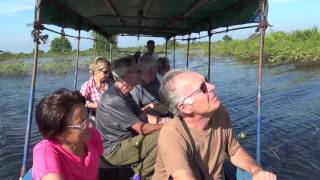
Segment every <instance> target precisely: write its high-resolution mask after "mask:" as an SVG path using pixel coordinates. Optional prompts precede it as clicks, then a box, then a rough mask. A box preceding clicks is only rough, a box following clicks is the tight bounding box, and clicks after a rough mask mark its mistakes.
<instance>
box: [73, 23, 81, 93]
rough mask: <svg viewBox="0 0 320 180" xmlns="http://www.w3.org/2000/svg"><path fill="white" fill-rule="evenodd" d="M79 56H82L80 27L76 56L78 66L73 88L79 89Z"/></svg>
mask: <svg viewBox="0 0 320 180" xmlns="http://www.w3.org/2000/svg"><path fill="white" fill-rule="evenodd" d="M79 56H80V29H79V32H78V47H77V58H76V68H75V71H74V81H73V84H74V86H73V89H74V90H77V82H78V69H79Z"/></svg>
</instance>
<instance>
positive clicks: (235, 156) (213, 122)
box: [152, 70, 276, 180]
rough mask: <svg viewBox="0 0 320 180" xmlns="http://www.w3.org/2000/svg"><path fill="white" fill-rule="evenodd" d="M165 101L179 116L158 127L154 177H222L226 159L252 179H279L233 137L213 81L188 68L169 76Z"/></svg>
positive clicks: (187, 179) (155, 179) (198, 179)
mask: <svg viewBox="0 0 320 180" xmlns="http://www.w3.org/2000/svg"><path fill="white" fill-rule="evenodd" d="M160 96H161V98H162V99H163V100H164V103H165V105H167V107H168V108H169V110H170V111H171V112H172V113H173V114H175V118H174V119H172V120H170V121H168V122H167V123H166V124H165V125H164V126H163V128H162V129H161V131H160V134H159V141H158V155H157V160H156V165H155V173H154V175H153V177H152V179H153V180H158V179H159V180H160V179H168V178H170V177H171V178H173V179H175V180H176V179H183V180H208V179H214V180H220V179H225V178H224V177H223V175H224V174H223V164H224V160H225V159H227V158H229V159H230V160H231V162H232V163H233V164H234V165H236V166H237V167H240V168H242V169H244V170H246V171H248V172H250V173H251V174H252V179H253V180H257V179H270V180H274V179H276V176H275V175H274V174H273V173H270V172H267V171H265V170H263V169H262V168H261V167H260V166H258V165H257V164H256V162H255V161H254V160H253V159H252V158H251V157H250V156H249V154H247V153H246V151H245V150H244V149H243V148H242V147H241V146H240V144H239V142H238V140H237V139H236V137H235V136H234V135H233V132H232V127H231V121H230V119H229V114H228V111H227V110H226V109H225V108H224V106H223V105H222V103H221V102H220V100H219V98H218V96H217V95H216V92H215V86H214V84H211V83H207V82H206V81H205V79H204V77H203V76H202V75H200V74H199V73H196V72H193V71H188V70H174V71H170V72H169V73H168V74H166V75H165V77H164V79H163V81H162V85H161V88H160Z"/></svg>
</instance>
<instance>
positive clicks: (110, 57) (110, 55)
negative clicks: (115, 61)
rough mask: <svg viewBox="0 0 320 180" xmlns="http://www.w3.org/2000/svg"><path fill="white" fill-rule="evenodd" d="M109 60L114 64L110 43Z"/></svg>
mask: <svg viewBox="0 0 320 180" xmlns="http://www.w3.org/2000/svg"><path fill="white" fill-rule="evenodd" d="M109 59H110V62H112V44H111V42H110V41H109Z"/></svg>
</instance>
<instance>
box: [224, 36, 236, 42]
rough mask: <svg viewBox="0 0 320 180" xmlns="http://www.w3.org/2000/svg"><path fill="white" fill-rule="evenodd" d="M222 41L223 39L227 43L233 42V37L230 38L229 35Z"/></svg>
mask: <svg viewBox="0 0 320 180" xmlns="http://www.w3.org/2000/svg"><path fill="white" fill-rule="evenodd" d="M222 39H223V41H226V42H228V41H232V40H233V39H232V37H230V36H228V35H225V36H223V38H222Z"/></svg>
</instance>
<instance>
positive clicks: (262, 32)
mask: <svg viewBox="0 0 320 180" xmlns="http://www.w3.org/2000/svg"><path fill="white" fill-rule="evenodd" d="M265 5H266V1H265V0H260V25H259V31H260V51H259V70H258V94H257V111H258V113H257V122H256V123H257V144H256V146H257V147H256V161H257V163H258V164H259V165H260V164H261V162H260V160H261V91H262V63H263V50H264V36H265V28H266V19H265V18H266V17H265V15H266V14H265V10H266V7H265Z"/></svg>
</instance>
